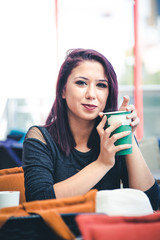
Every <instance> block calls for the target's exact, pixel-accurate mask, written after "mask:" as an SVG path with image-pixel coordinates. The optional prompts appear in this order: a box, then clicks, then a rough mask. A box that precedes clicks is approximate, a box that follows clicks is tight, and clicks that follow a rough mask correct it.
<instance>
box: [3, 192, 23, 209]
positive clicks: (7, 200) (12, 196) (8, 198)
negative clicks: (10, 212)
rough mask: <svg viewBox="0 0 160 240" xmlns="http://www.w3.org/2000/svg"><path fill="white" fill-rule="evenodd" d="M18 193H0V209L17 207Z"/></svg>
mask: <svg viewBox="0 0 160 240" xmlns="http://www.w3.org/2000/svg"><path fill="white" fill-rule="evenodd" d="M19 199H20V192H19V191H0V208H4V207H14V206H18V205H19Z"/></svg>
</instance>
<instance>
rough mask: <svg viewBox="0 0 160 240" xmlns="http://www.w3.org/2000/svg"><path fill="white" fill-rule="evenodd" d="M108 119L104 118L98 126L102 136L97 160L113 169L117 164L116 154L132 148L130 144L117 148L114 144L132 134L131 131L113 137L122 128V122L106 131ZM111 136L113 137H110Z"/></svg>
mask: <svg viewBox="0 0 160 240" xmlns="http://www.w3.org/2000/svg"><path fill="white" fill-rule="evenodd" d="M102 114H103V113H100V117H102V116H103V115H102ZM106 121H107V117H106V115H104V116H103V118H102V121H101V122H100V124H99V125H98V126H97V132H98V134H99V136H100V154H99V157H98V159H97V160H99V161H100V162H101V163H103V164H104V165H105V166H108V167H110V168H112V167H113V166H114V164H115V154H116V152H118V151H120V150H124V149H128V148H130V147H131V145H130V144H123V145H118V146H115V145H114V143H115V142H116V141H117V140H118V139H120V138H123V137H125V136H127V135H129V134H130V131H125V132H121V133H116V134H113V135H112V136H111V133H112V132H113V131H114V130H115V129H116V128H118V127H120V126H121V124H122V123H121V122H117V123H115V124H113V125H112V126H110V127H108V128H106V129H104V126H105V124H106ZM110 136H111V137H110Z"/></svg>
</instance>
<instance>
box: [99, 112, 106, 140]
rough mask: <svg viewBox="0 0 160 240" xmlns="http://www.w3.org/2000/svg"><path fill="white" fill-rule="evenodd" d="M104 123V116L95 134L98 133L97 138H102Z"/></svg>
mask: <svg viewBox="0 0 160 240" xmlns="http://www.w3.org/2000/svg"><path fill="white" fill-rule="evenodd" d="M106 121H107V116H106V115H104V116H103V118H102V121H101V122H100V123H99V125H98V126H97V132H98V134H99V136H102V134H103V133H104V126H105V124H106Z"/></svg>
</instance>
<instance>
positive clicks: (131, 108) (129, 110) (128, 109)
mask: <svg viewBox="0 0 160 240" xmlns="http://www.w3.org/2000/svg"><path fill="white" fill-rule="evenodd" d="M126 110H127V111H128V112H132V111H134V110H135V106H134V105H133V104H130V105H128V106H127V107H126Z"/></svg>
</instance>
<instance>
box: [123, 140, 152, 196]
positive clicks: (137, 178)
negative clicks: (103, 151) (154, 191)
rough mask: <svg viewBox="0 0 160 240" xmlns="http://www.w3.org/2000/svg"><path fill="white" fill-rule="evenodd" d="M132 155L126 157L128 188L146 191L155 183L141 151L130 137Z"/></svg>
mask: <svg viewBox="0 0 160 240" xmlns="http://www.w3.org/2000/svg"><path fill="white" fill-rule="evenodd" d="M132 150H133V152H132V154H129V155H127V156H126V165H127V170H128V179H129V186H130V187H131V188H135V189H139V190H142V191H147V190H148V189H149V188H151V187H152V186H153V184H154V182H155V180H154V177H153V176H152V174H151V171H150V169H149V168H148V166H147V164H146V162H145V160H144V158H143V156H142V154H141V151H140V149H139V147H138V145H137V143H136V141H135V138H134V136H132Z"/></svg>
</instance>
